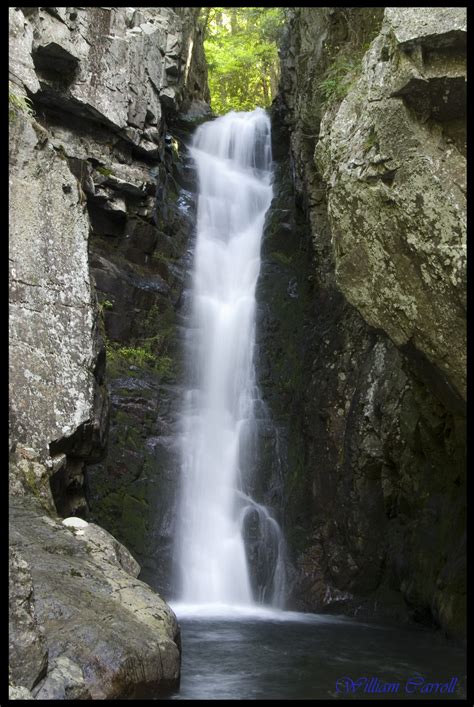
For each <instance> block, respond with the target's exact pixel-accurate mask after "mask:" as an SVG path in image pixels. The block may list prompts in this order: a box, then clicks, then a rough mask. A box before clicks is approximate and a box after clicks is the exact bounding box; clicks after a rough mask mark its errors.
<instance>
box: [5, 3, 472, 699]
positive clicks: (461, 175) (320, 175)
mask: <svg viewBox="0 0 474 707" xmlns="http://www.w3.org/2000/svg"><path fill="white" fill-rule="evenodd" d="M403 10H407V12H402V9H400V8H293V9H290V10H288V14H287V27H286V32H285V38H284V41H283V44H282V47H281V49H280V53H281V54H280V55H281V79H280V89H279V95H278V97H277V99H276V101H275V102H274V104H273V107H272V109H271V117H272V124H273V127H272V130H273V157H274V161H275V179H274V200H273V202H272V205H271V208H270V210H269V212H268V214H267V220H266V226H265V233H264V240H263V246H262V268H261V273H260V278H259V282H258V291H257V301H258V311H257V350H256V365H257V378H258V384H259V388H260V391H261V395H262V399H263V400H264V402H265V405H266V408H265V409H266V411H267V412H266V414H262V415H261V417H260V418H259V419H258V420H257V425H256V432H255V434H256V449H257V450H258V451H257V452H256V461H255V464H254V466H255V468H256V469H258V475H257V476H256V477H255V480H254V482H253V486H254V489H253V491H254V498H256V499H257V500H258V501H261V502H262V503H265V504H266V505H267V506H269V507H271V508H273V510H274V513H275V516H276V517H277V519H278V521H279V522H280V525H281V526H282V528H283V531H284V534H285V536H286V543H287V557H286V564H287V576H288V597H287V605H288V607H289V608H293V609H298V610H303V611H312V612H340V613H346V614H350V615H356V616H359V617H361V616H362V617H368V616H370V617H373V616H376V617H379V618H384V619H390V620H392V621H396V622H398V623H406V622H409V621H413V620H414V621H416V622H419V623H420V622H421V623H422V624H424V625H426V626H429V627H433V628H435V627H437V628H441V629H442V630H443V632H444V633H445V634H446V635H448V636H449V637H452V638H456V639H461V640H462V639H463V638H464V635H465V625H466V588H465V575H466V529H465V505H466V503H465V501H466V493H465V488H466V475H465V433H466V428H465V398H466V387H465V386H466V361H465V336H466V330H465V277H466V265H465V201H466V199H465V197H466V186H465V160H466V151H465V117H464V113H465V42H466V19H465V10H464V9H462V8H429V12H427V11H426V10H427V8H404V9H403ZM198 15H199V9H198V8H10V96H11V98H10V106H11V108H10V524H11V528H10V698H11V699H25V698H27V699H33V698H35V699H110V698H120V697H126V698H132V697H136V698H140V697H148V696H150V695H153V696H155V695H157V694H165V693H166V692H167V691H169V690H170V689H172V688H174V687H176V686H177V685H178V684H179V675H180V650H181V644H180V634H179V627H178V624H177V621H176V617H175V615H174V613H173V611H172V610H171V609H170V608H169V607H168V605H167V604H166V602H165V601H164V599H162V598H161V596H163V597H165V598H166V599H169V598H170V597H172V595H173V586H172V562H173V558H172V542H173V536H174V530H175V520H176V496H177V477H178V471H179V470H178V464H179V462H178V455H177V449H176V442H175V440H176V429H177V404H178V402H177V401H178V399H179V396H180V391H181V386H182V380H183V361H182V332H181V329H182V327H181V324H182V316H183V311H184V310H185V309H186V306H187V303H186V288H187V276H188V273H189V268H190V261H191V259H192V251H193V239H194V237H195V228H194V227H195V209H196V188H197V187H196V177H195V173H194V167H193V163H192V160H191V159H190V157H189V155H188V153H187V149H186V146H187V144H188V142H189V140H190V136H191V134H192V131H193V130H194V127H195V126H196V125H197V124H198V123H199V122H201V121H203V120H208V119H211V118H212V117H213V115H212V112H211V110H210V108H209V101H210V96H209V90H208V87H207V67H206V61H205V56H204V49H203V42H202V33H201V29H200V26H199V22H198ZM25 99H28V101H26V100H25ZM30 106H32V110H31V109H30ZM251 561H252V562H254V563H255V564H256V566H257V565H258V557H255V558H251ZM256 571H258V568H257V570H256ZM157 592H159V594H158V593H157Z"/></svg>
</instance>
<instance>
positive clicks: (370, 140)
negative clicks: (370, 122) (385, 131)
mask: <svg viewBox="0 0 474 707" xmlns="http://www.w3.org/2000/svg"><path fill="white" fill-rule="evenodd" d="M372 147H375V148H376V149H379V148H378V139H377V133H376V132H375V130H374V128H373V127H372V128H371V129H370V133H369V134H368V136H367V137H366V139H365V141H364V145H363V148H364V152H368V151H369V150H370V149H371V148H372Z"/></svg>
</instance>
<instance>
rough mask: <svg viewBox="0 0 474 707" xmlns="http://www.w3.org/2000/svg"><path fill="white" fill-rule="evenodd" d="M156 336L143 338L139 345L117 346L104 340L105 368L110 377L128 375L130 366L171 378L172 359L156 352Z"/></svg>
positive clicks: (172, 371) (172, 372)
mask: <svg viewBox="0 0 474 707" xmlns="http://www.w3.org/2000/svg"><path fill="white" fill-rule="evenodd" d="M156 343H157V339H156V337H152V338H151V339H144V340H143V341H142V342H141V345H140V346H118V345H117V344H116V343H113V342H112V341H110V340H109V339H107V340H106V352H107V368H108V371H109V373H110V375H112V377H116V376H121V375H130V373H129V372H130V366H136V367H137V368H142V369H150V370H152V371H154V372H155V373H157V374H158V375H159V376H160V377H161V378H171V377H172V376H173V374H174V368H175V367H174V361H173V359H172V358H170V357H169V356H165V355H162V354H160V353H158V352H157V351H156V349H155V346H154V344H156Z"/></svg>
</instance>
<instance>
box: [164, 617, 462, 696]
mask: <svg viewBox="0 0 474 707" xmlns="http://www.w3.org/2000/svg"><path fill="white" fill-rule="evenodd" d="M175 611H176V614H177V616H178V619H179V623H180V625H181V641H182V651H183V652H182V670H181V686H180V690H179V692H178V693H175V694H174V695H172V696H171V699H196V700H204V699H279V698H280V699H288V698H291V699H322V698H341V699H344V698H345V699H371V698H376V699H380V698H383V699H390V698H397V699H413V698H416V699H420V698H427V699H436V698H437V699H444V700H446V699H456V698H457V699H459V698H464V697H465V696H466V657H465V652H464V650H463V649H462V648H460V647H458V646H456V645H453V644H451V643H450V642H447V641H446V640H445V639H444V638H443V637H442V636H441V635H439V634H437V633H434V632H432V631H428V630H423V629H406V628H398V627H392V626H381V625H375V624H369V623H364V622H358V621H355V620H353V619H348V618H346V617H329V616H322V615H315V614H310V615H308V614H291V613H290V612H284V613H281V612H280V613H277V612H274V613H273V612H271V611H269V612H260V613H259V612H255V613H253V614H250V615H246V614H245V612H241V613H239V612H238V611H236V612H233V613H232V614H231V615H230V616H228V615H226V613H225V612H224V611H222V612H221V613H220V615H214V616H213V615H206V613H205V612H201V615H197V616H196V615H195V612H194V615H193V611H192V610H189V608H185V609H184V610H182V611H181V612H180V609H179V607H175ZM453 678H457V681H455V680H453ZM450 681H451V682H450ZM427 683H430V684H433V683H438V684H439V688H438V689H436V688H435V687H433V688H429V687H428V685H427ZM444 684H446V686H445V687H442V686H443V685H444ZM397 685H398V687H397ZM422 687H423V689H424V690H430V692H423V691H422ZM384 688H385V691H382V690H384ZM448 688H449V689H450V690H452V692H447V691H446V690H448ZM441 689H442V690H443V691H442V692H441ZM410 690H412V692H409V691H410Z"/></svg>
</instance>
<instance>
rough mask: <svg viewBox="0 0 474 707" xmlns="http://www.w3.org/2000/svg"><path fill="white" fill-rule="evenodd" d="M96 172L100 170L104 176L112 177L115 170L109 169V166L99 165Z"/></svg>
mask: <svg viewBox="0 0 474 707" xmlns="http://www.w3.org/2000/svg"><path fill="white" fill-rule="evenodd" d="M96 172H99V174H102V176H103V177H110V176H111V175H112V176H113V174H114V173H113V171H112V170H111V169H109V168H108V167H97V168H96Z"/></svg>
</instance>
